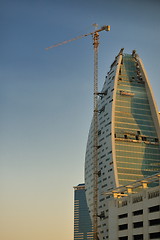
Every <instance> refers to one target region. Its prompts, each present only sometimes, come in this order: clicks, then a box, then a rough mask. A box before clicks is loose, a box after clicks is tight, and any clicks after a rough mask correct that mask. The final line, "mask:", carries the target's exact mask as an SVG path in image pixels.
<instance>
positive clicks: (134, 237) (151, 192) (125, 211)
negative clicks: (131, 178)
mask: <svg viewBox="0 0 160 240" xmlns="http://www.w3.org/2000/svg"><path fill="white" fill-rule="evenodd" d="M150 183H152V184H153V183H156V185H157V186H156V187H152V188H148V184H150ZM134 192H137V193H134ZM106 194H108V195H113V197H114V198H113V199H112V200H110V201H109V208H108V219H109V221H108V224H109V234H108V235H109V239H110V240H148V239H159V240H160V173H159V174H156V175H153V176H150V177H148V178H145V179H143V180H139V181H136V182H134V183H132V184H130V185H126V186H121V187H119V188H117V189H114V190H113V191H112V192H108V193H106ZM113 226H114V228H113Z"/></svg>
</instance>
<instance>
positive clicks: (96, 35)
mask: <svg viewBox="0 0 160 240" xmlns="http://www.w3.org/2000/svg"><path fill="white" fill-rule="evenodd" d="M103 30H105V31H110V26H103V27H101V28H100V29H97V30H95V31H94V32H91V33H88V34H84V35H81V36H78V37H75V38H72V39H70V40H67V41H64V42H60V43H57V44H54V45H52V46H50V47H48V48H45V49H46V50H49V49H50V48H54V47H58V46H60V45H63V44H66V43H68V42H71V41H74V40H77V39H80V38H83V37H86V36H89V35H92V36H93V46H94V106H93V240H97V239H98V148H99V146H98V46H99V32H101V31H103Z"/></svg>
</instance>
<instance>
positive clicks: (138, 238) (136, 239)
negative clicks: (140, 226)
mask: <svg viewBox="0 0 160 240" xmlns="http://www.w3.org/2000/svg"><path fill="white" fill-rule="evenodd" d="M133 240H143V234H138V235H134V236H133Z"/></svg>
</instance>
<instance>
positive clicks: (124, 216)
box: [118, 213, 128, 218]
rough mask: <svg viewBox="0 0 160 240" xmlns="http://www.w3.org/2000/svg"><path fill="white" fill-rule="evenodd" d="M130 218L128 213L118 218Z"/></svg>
mask: <svg viewBox="0 0 160 240" xmlns="http://www.w3.org/2000/svg"><path fill="white" fill-rule="evenodd" d="M126 217H128V213H124V214H121V215H119V216H118V218H126Z"/></svg>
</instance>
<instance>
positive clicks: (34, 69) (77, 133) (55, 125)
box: [0, 0, 160, 240]
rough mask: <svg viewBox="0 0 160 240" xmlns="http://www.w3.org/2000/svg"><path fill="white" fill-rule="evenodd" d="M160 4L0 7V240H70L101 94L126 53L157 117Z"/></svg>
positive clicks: (62, 0) (40, 2) (45, 1)
mask: <svg viewBox="0 0 160 240" xmlns="http://www.w3.org/2000/svg"><path fill="white" fill-rule="evenodd" d="M159 12H160V1H159V0H140V1H139V0H121V1H119V0H114V1H111V0H99V1H96V0H87V1H86V0H81V1H76V0H59V1H56V0H32V1H31V0H26V1H25V0H14V1H13V0H0V32H1V37H0V56H1V58H0V116H1V117H0V192H1V197H0V213H1V214H0V239H1V240H22V239H23V240H44V239H45V240H53V239H59V240H71V239H73V204H74V199H73V198H74V193H73V186H76V185H78V184H80V183H83V182H84V161H85V151H86V143H87V137H88V131H89V127H90V122H91V118H92V113H93V45H92V37H91V36H88V37H85V38H82V39H79V40H76V41H73V42H71V43H68V44H65V45H62V46H59V47H57V48H53V49H50V50H48V51H46V50H45V48H46V47H49V46H51V45H53V44H56V43H58V42H62V41H65V40H68V39H71V38H74V37H76V36H79V35H83V34H86V33H90V32H92V31H94V27H93V26H92V24H94V23H97V24H98V25H99V27H101V26H103V25H110V26H111V31H110V32H105V31H103V32H101V33H100V46H99V89H101V87H102V85H103V82H104V79H105V75H106V74H107V72H108V71H109V67H110V65H111V63H112V61H113V60H114V58H115V56H116V55H117V54H118V52H119V50H120V49H121V48H124V49H125V50H124V52H125V53H131V52H132V50H133V49H136V50H137V53H138V54H139V56H140V57H141V58H142V60H143V63H144V66H145V69H146V71H147V73H148V77H149V80H150V83H151V86H152V88H153V91H154V95H155V99H156V102H157V106H158V109H160V95H159V89H160V61H159V57H160V14H159Z"/></svg>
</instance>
